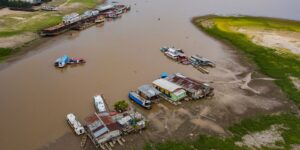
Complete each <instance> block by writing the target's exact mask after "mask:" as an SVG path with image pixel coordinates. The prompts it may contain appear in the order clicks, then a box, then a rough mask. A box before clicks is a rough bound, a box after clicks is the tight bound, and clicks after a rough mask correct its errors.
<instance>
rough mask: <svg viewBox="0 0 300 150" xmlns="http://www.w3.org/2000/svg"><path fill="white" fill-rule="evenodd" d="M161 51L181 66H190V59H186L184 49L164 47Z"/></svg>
mask: <svg viewBox="0 0 300 150" xmlns="http://www.w3.org/2000/svg"><path fill="white" fill-rule="evenodd" d="M160 51H161V52H163V53H164V54H165V55H166V56H168V57H169V58H171V59H174V60H176V61H178V62H179V63H181V64H184V65H189V64H190V61H189V60H188V57H186V55H185V54H184V52H183V50H182V49H176V48H169V47H162V48H160Z"/></svg>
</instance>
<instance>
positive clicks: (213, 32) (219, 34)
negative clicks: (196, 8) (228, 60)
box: [191, 15, 300, 107]
mask: <svg viewBox="0 0 300 150" xmlns="http://www.w3.org/2000/svg"><path fill="white" fill-rule="evenodd" d="M215 18H221V19H246V20H247V19H249V20H254V21H256V20H257V19H258V21H260V20H261V19H265V20H267V21H270V22H272V21H274V20H275V23H278V22H279V23H284V24H286V23H290V22H292V23H293V25H294V24H296V25H297V26H299V27H300V22H299V21H294V20H285V19H280V18H270V17H255V16H241V17H235V16H227V17H226V16H225V17H224V16H216V15H206V16H201V17H194V18H193V19H192V20H191V21H192V23H193V24H194V25H195V26H196V27H197V28H198V29H199V30H200V31H202V32H204V33H205V34H206V35H208V36H211V37H213V38H214V39H216V40H218V41H220V42H222V43H223V44H226V45H228V46H230V47H233V48H235V49H236V50H237V51H238V52H239V53H241V54H242V55H244V56H243V57H246V58H247V59H249V60H250V61H251V62H253V64H255V65H256V66H257V67H258V68H257V69H258V70H259V72H261V73H263V74H264V75H267V76H269V77H272V78H274V79H278V80H275V83H276V84H277V85H278V86H279V87H281V89H282V88H283V85H282V84H283V83H278V82H279V79H280V80H283V79H284V77H282V76H280V77H279V76H277V75H275V74H272V73H271V72H268V71H266V69H267V68H266V67H264V66H262V64H263V63H264V61H263V60H260V61H259V60H257V59H255V57H257V56H258V55H260V54H255V53H254V52H251V51H249V50H244V49H246V47H250V49H251V48H252V49H253V47H255V48H257V49H259V48H260V49H262V50H261V52H263V51H267V53H269V54H272V55H274V57H275V58H278V59H279V60H280V59H281V58H282V61H285V60H284V59H289V60H286V61H293V59H294V61H295V62H290V63H292V64H293V63H297V58H298V57H299V55H297V54H292V53H291V52H289V53H288V54H286V55H287V56H282V57H281V56H277V55H278V54H276V53H274V52H272V51H276V50H274V48H271V47H265V46H262V45H259V44H257V43H253V42H252V41H250V40H249V39H248V37H243V38H244V39H242V40H241V41H240V42H244V41H247V40H249V44H248V43H246V42H245V44H244V43H243V44H244V45H242V44H240V43H235V40H238V39H239V38H241V37H240V35H236V37H235V38H232V39H230V38H231V36H235V35H234V34H235V33H236V32H234V31H232V32H230V31H225V32H224V31H222V29H218V27H217V25H216V24H215V22H214V19H215ZM268 19H270V20H268ZM205 21H211V22H210V23H211V24H210V23H209V25H207V23H206V24H203V22H205ZM271 28H272V27H271ZM292 31H293V30H292ZM295 32H298V31H295ZM227 33H228V36H227V35H226V34H227ZM238 34H243V35H245V34H244V33H238ZM247 42H248V41H247ZM238 44H240V45H238ZM251 44H252V45H251ZM246 45H247V46H246ZM248 45H249V46H248ZM241 47H243V48H241ZM271 50H272V51H271ZM268 51H271V52H268ZM285 57H286V58H285ZM258 62H259V63H258ZM291 66H293V65H291ZM270 67H272V66H270ZM273 67H274V66H273ZM289 72H290V73H291V72H292V71H291V70H289ZM294 72H295V73H297V71H296V70H294ZM290 85H291V84H290ZM291 86H292V85H291ZM290 88H292V87H290ZM282 90H283V91H284V92H285V94H286V96H287V97H288V98H289V99H290V100H292V101H293V102H295V104H297V105H298V107H299V106H300V101H299V100H297V98H296V99H295V98H292V97H290V96H291V95H293V96H295V97H299V96H300V95H297V91H294V93H286V92H287V91H285V89H282ZM298 92H299V91H298ZM295 94H296V95H295Z"/></svg>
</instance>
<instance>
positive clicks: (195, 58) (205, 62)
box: [189, 55, 216, 67]
mask: <svg viewBox="0 0 300 150" xmlns="http://www.w3.org/2000/svg"><path fill="white" fill-rule="evenodd" d="M189 59H190V62H191V64H192V65H193V66H210V67H216V64H215V63H213V62H212V61H210V60H209V59H207V58H205V57H202V56H199V55H192V56H191V57H190V58H189Z"/></svg>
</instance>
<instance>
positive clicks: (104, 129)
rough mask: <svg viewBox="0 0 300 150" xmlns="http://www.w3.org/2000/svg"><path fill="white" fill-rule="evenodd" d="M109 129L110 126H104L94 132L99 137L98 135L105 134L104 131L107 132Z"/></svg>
mask: <svg viewBox="0 0 300 150" xmlns="http://www.w3.org/2000/svg"><path fill="white" fill-rule="evenodd" d="M108 131H109V130H108V128H107V127H105V126H103V128H101V129H99V130H98V131H96V132H94V133H93V134H94V137H96V138H97V137H99V136H101V135H103V134H104V133H106V132H108Z"/></svg>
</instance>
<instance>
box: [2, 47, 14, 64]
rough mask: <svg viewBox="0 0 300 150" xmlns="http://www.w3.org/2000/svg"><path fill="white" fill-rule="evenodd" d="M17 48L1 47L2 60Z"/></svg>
mask: <svg viewBox="0 0 300 150" xmlns="http://www.w3.org/2000/svg"><path fill="white" fill-rule="evenodd" d="M15 51H17V50H14V49H11V48H0V62H1V61H3V60H4V59H5V56H8V55H11V54H12V53H14V52H15Z"/></svg>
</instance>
